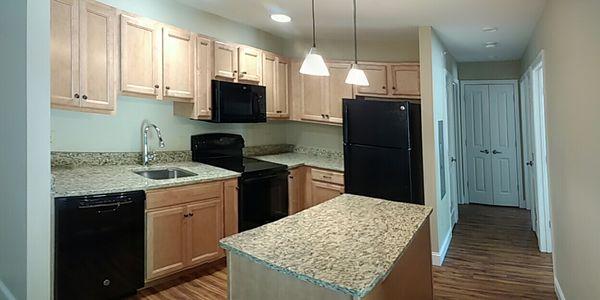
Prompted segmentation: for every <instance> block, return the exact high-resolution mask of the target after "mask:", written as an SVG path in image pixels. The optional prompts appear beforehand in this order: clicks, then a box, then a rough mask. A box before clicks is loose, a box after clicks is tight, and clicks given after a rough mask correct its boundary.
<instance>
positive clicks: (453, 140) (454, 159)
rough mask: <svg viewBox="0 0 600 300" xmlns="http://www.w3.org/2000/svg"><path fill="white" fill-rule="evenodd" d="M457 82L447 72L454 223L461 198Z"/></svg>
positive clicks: (453, 222)
mask: <svg viewBox="0 0 600 300" xmlns="http://www.w3.org/2000/svg"><path fill="white" fill-rule="evenodd" d="M455 86H456V84H455V82H454V79H453V78H452V75H451V74H450V73H447V74H446V96H447V106H448V107H447V109H448V161H449V172H450V195H451V201H452V203H451V204H450V216H451V218H452V224H456V222H458V198H459V190H460V189H459V186H458V185H459V182H458V178H459V173H458V172H459V171H458V165H459V164H458V153H459V152H458V151H457V145H458V144H460V142H459V141H460V140H459V139H457V135H456V132H457V131H459V130H458V128H459V125H458V120H457V119H456V114H455V111H456V110H457V108H458V107H457V101H456V100H457V99H456V98H455Z"/></svg>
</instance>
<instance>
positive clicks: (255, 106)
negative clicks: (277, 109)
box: [252, 96, 262, 116]
mask: <svg viewBox="0 0 600 300" xmlns="http://www.w3.org/2000/svg"><path fill="white" fill-rule="evenodd" d="M255 97H256V99H255V101H252V110H253V111H252V113H253V115H254V116H257V115H258V114H260V105H261V104H260V102H261V100H262V96H255Z"/></svg>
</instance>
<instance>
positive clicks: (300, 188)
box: [288, 167, 306, 215]
mask: <svg viewBox="0 0 600 300" xmlns="http://www.w3.org/2000/svg"><path fill="white" fill-rule="evenodd" d="M305 182H306V168H305V167H298V168H295V169H292V170H290V175H288V191H289V204H288V207H289V214H290V215H292V214H295V213H297V212H299V211H301V210H302V209H303V208H304V205H305V203H304V190H305Z"/></svg>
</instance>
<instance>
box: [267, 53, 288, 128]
mask: <svg viewBox="0 0 600 300" xmlns="http://www.w3.org/2000/svg"><path fill="white" fill-rule="evenodd" d="M289 71H290V68H289V61H288V60H286V59H284V58H282V57H280V56H277V55H276V54H273V53H270V52H263V58H262V82H261V84H262V85H264V86H265V88H266V96H267V117H269V118H288V117H289V109H288V107H289V104H288V103H289Z"/></svg>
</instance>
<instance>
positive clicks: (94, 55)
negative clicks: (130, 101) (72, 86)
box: [79, 1, 117, 110]
mask: <svg viewBox="0 0 600 300" xmlns="http://www.w3.org/2000/svg"><path fill="white" fill-rule="evenodd" d="M116 18H117V11H116V9H115V8H113V7H110V6H108V5H104V4H101V3H98V2H92V1H81V2H80V3H79V22H80V27H79V28H80V33H79V42H80V48H79V49H80V54H79V55H80V78H81V81H80V87H81V107H83V108H89V109H94V110H114V108H115V98H116V90H115V73H116V72H115V66H116V65H115V52H116V51H115V45H116V39H115V31H116Z"/></svg>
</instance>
